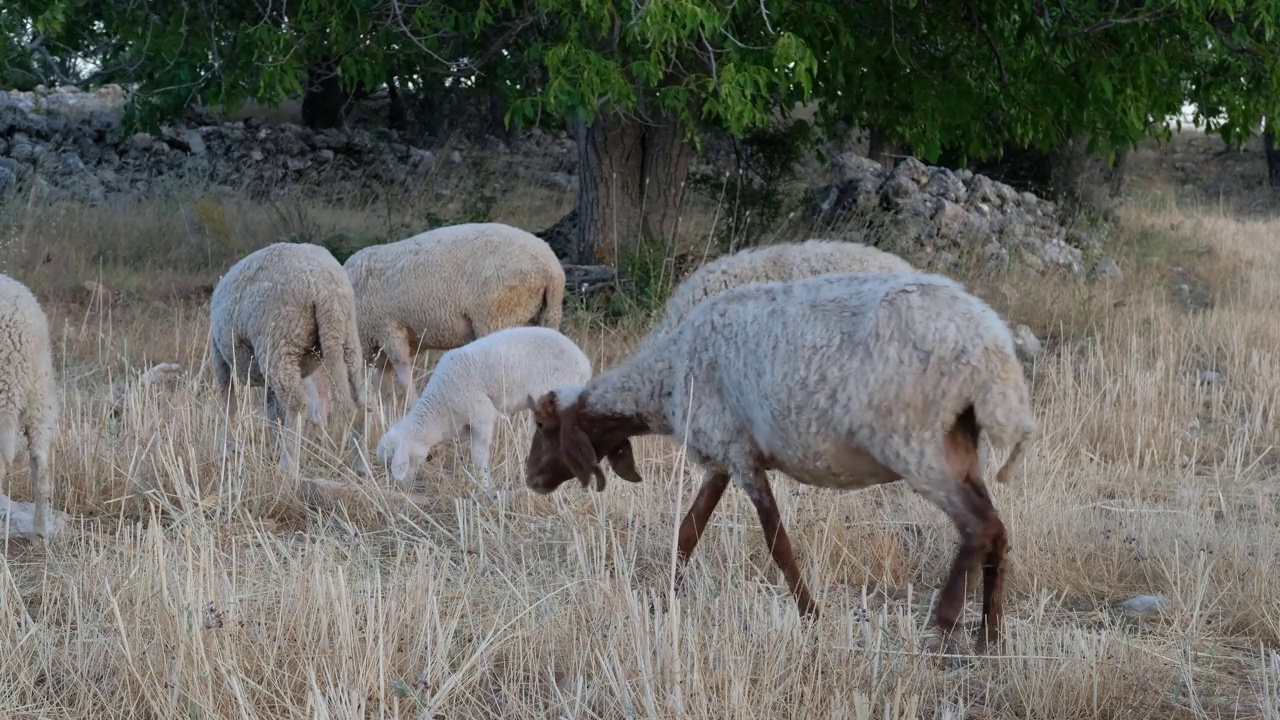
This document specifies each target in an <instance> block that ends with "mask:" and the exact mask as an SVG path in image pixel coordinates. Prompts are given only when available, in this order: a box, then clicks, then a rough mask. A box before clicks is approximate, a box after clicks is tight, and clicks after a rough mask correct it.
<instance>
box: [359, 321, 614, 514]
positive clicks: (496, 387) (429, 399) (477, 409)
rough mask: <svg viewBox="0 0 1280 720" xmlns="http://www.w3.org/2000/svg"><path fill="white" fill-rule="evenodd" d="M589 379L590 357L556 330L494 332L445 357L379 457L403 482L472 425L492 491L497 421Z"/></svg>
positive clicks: (478, 460) (484, 483) (474, 450)
mask: <svg viewBox="0 0 1280 720" xmlns="http://www.w3.org/2000/svg"><path fill="white" fill-rule="evenodd" d="M590 379H591V359H590V358H588V357H587V355H586V353H584V352H583V351H582V350H581V349H580V348H579V347H578V346H577V345H576V344H575V343H574V342H573V341H572V340H570V339H569V338H567V337H565V336H564V335H562V334H560V332H558V331H556V330H552V329H550V328H543V327H514V328H506V329H504V330H499V331H497V332H495V333H491V334H489V335H486V336H484V337H482V338H480V339H479V340H476V341H474V342H471V343H468V344H466V345H463V346H462V347H460V348H456V349H453V350H450V351H448V352H446V353H445V354H444V355H443V356H441V358H440V362H439V363H438V364H437V365H436V369H435V372H433V373H432V374H431V379H430V380H429V381H428V382H427V386H426V387H425V388H423V390H422V395H421V396H419V397H418V400H417V402H416V403H414V406H413V409H412V410H410V411H409V413H408V414H407V415H405V416H404V417H403V418H401V419H400V421H399V422H397V423H396V424H395V425H393V426H392V427H391V429H390V430H388V431H387V433H386V434H385V435H383V437H382V440H381V442H379V443H378V449H377V456H378V461H379V462H381V463H384V464H387V463H388V461H390V469H391V476H392V478H394V479H395V481H396V482H398V483H405V482H406V481H408V480H410V479H411V478H412V477H413V475H414V473H415V472H416V471H417V467H418V464H419V463H420V462H422V461H423V460H426V459H428V458H429V456H430V453H431V448H432V447H433V446H434V445H436V444H437V443H439V442H442V441H444V440H448V439H451V438H453V437H454V436H455V435H456V434H457V433H458V432H459V431H460V430H462V429H463V428H466V431H467V433H468V434H469V435H470V436H471V459H472V461H473V462H474V463H475V466H476V467H477V468H478V469H479V470H480V473H481V477H482V480H481V487H482V488H483V489H484V491H485V492H486V493H490V492H491V490H490V489H491V487H492V484H493V483H492V479H491V476H490V474H489V446H490V444H491V443H492V442H493V431H494V426H495V424H496V423H497V421H498V418H499V417H500V416H502V415H513V414H515V413H517V412H519V411H521V410H527V409H530V408H532V407H533V404H534V402H535V400H536V399H537V398H538V397H541V396H542V395H543V394H545V393H547V392H549V391H550V390H552V389H554V388H557V387H562V386H565V385H581V384H583V383H585V382H587V381H588V380H590Z"/></svg>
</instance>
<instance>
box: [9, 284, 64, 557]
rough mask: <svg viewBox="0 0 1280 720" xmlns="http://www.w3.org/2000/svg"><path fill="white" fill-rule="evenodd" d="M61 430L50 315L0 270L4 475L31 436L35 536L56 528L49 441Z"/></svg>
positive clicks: (24, 288) (40, 536) (29, 443)
mask: <svg viewBox="0 0 1280 720" xmlns="http://www.w3.org/2000/svg"><path fill="white" fill-rule="evenodd" d="M57 430H58V396H57V386H56V383H55V378H54V372H53V351H52V342H51V340H50V337H49V321H48V319H47V318H46V317H45V313H44V310H43V309H42V308H41V307H40V303H39V301H37V300H36V298H35V295H33V294H31V291H30V290H29V289H27V286H26V285H23V284H22V283H20V282H18V281H17V280H14V279H13V278H11V277H9V276H8V275H0V477H3V476H4V475H5V474H6V473H7V472H8V467H9V465H11V464H12V463H13V461H14V460H15V459H16V458H17V456H18V442H19V436H23V437H25V438H26V441H27V454H28V457H29V458H30V478H31V489H32V494H33V495H34V499H35V503H34V505H35V513H36V516H35V522H34V525H33V530H34V533H35V535H36V538H37V539H39V540H42V541H43V539H44V538H46V537H47V535H48V533H49V532H50V531H51V530H52V523H53V522H54V518H53V510H52V495H53V478H52V476H51V475H50V473H49V444H50V442H51V441H52V440H53V435H54V433H56V432H57Z"/></svg>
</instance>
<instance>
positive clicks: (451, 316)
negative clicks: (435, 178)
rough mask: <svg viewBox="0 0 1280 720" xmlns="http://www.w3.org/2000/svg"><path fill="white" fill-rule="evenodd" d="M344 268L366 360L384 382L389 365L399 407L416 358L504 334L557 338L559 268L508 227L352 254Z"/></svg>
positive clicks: (485, 226)
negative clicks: (399, 391) (540, 333)
mask: <svg viewBox="0 0 1280 720" xmlns="http://www.w3.org/2000/svg"><path fill="white" fill-rule="evenodd" d="M343 267H344V268H345V269H346V271H347V274H348V275H349V276H350V277H351V285H352V287H353V288H354V289H355V293H356V310H357V312H356V315H357V321H358V323H359V327H360V341H361V343H363V350H364V354H365V359H366V360H377V361H378V367H379V369H380V370H381V371H382V372H383V373H385V372H386V370H387V365H388V363H390V365H391V366H392V367H393V368H394V369H395V373H396V379H397V380H398V381H399V383H400V385H401V386H402V387H403V388H404V391H405V393H406V395H407V396H408V397H413V395H414V392H415V391H414V382H413V361H414V358H415V356H416V355H417V354H418V352H419V350H422V349H434V350H448V349H451V348H456V347H460V346H462V345H465V344H467V343H469V342H471V341H472V340H475V339H477V338H480V337H483V336H485V335H488V334H489V333H492V332H494V331H496V330H501V329H503V328H507V327H514V326H523V325H538V326H542V327H549V328H551V329H553V330H558V329H559V328H560V319H561V314H562V312H563V310H562V307H561V305H562V303H563V301H564V292H565V288H564V268H563V267H561V265H560V261H559V260H558V259H557V258H556V256H555V253H553V252H551V248H550V247H549V246H548V245H547V244H546V242H544V241H543V240H542V239H541V238H539V237H537V236H536V235H533V234H532V233H528V232H525V231H524V230H521V229H519V228H515V227H512V226H510V225H504V224H502V223H464V224H461V225H449V226H446V227H441V228H436V229H434V230H429V231H427V232H424V233H420V234H418V235H414V236H413V237H410V238H407V239H405V240H400V241H398V242H393V243H387V244H385V245H374V246H371V247H367V248H364V249H362V250H359V251H357V252H356V253H354V254H353V255H352V256H351V257H349V258H347V262H346V263H345V264H344V265H343ZM380 351H381V353H382V357H381V358H380V359H379V358H378V354H379V352H380Z"/></svg>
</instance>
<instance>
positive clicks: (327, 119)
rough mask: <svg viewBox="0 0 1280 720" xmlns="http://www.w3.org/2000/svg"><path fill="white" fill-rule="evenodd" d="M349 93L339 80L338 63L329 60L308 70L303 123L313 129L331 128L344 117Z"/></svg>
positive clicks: (303, 104)
mask: <svg viewBox="0 0 1280 720" xmlns="http://www.w3.org/2000/svg"><path fill="white" fill-rule="evenodd" d="M346 104H347V94H346V93H345V92H343V91H342V85H341V84H340V83H339V81H338V63H337V62H336V61H335V60H327V61H324V62H320V63H317V64H316V65H314V66H312V67H311V69H309V70H308V71H307V90H306V94H305V95H303V97H302V124H303V125H306V126H307V127H309V128H311V129H312V130H319V129H323V128H331V127H334V126H335V125H337V124H338V120H339V119H341V117H342V110H343V107H344V106H345V105H346Z"/></svg>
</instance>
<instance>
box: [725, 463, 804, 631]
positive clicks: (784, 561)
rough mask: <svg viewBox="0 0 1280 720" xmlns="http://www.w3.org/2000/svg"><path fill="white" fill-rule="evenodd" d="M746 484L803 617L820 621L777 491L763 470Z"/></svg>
mask: <svg viewBox="0 0 1280 720" xmlns="http://www.w3.org/2000/svg"><path fill="white" fill-rule="evenodd" d="M743 480H744V482H743V483H742V489H743V490H745V491H746V492H747V496H748V497H750V498H751V503H752V504H753V505H755V506H756V513H757V514H758V515H759V516H760V525H761V527H762V528H763V529H764V539H765V542H766V543H768V545H769V552H770V553H771V554H772V555H773V561H774V562H775V563H777V564H778V567H779V568H781V569H782V574H783V575H784V576H785V577H786V579H787V585H788V586H789V587H790V588H791V594H792V595H793V596H794V597H795V599H796V607H797V608H798V609H799V611H800V616H801V617H809V618H810V619H813V620H817V619H818V606H817V604H816V603H814V602H813V598H811V597H809V588H808V587H806V586H805V584H804V578H802V577H801V576H800V567H799V566H798V565H796V558H795V555H793V554H792V552H791V539H790V538H788V537H787V531H786V529H785V528H783V527H782V518H781V517H780V516H779V515H778V504H777V502H776V501H775V500H774V499H773V491H772V490H771V489H770V488H769V479H768V478H767V477H766V476H765V474H764V471H763V470H760V469H753V470H752V471H751V474H750V475H747V476H745V477H744V478H743Z"/></svg>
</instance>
